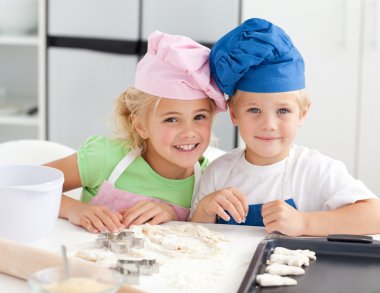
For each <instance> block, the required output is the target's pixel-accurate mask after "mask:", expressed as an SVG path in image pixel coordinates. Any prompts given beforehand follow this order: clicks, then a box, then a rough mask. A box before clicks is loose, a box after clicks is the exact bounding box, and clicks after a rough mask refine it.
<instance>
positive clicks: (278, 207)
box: [261, 200, 305, 236]
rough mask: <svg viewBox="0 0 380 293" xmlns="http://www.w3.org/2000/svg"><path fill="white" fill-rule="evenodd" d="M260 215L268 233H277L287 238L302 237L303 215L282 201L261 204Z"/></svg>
mask: <svg viewBox="0 0 380 293" xmlns="http://www.w3.org/2000/svg"><path fill="white" fill-rule="evenodd" d="M261 215H262V216H263V222H264V225H265V230H266V231H267V232H268V233H272V232H274V231H278V232H281V233H282V234H285V235H288V236H301V235H304V231H305V216H304V213H303V212H300V211H298V210H296V209H295V208H293V207H292V206H290V205H288V204H287V203H286V202H284V201H283V200H274V201H270V202H268V203H265V204H263V207H262V210H261Z"/></svg>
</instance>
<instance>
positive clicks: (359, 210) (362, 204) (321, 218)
mask: <svg viewBox="0 0 380 293" xmlns="http://www.w3.org/2000/svg"><path fill="white" fill-rule="evenodd" d="M262 215H263V219H264V224H265V227H266V230H267V232H269V233H271V232H274V231H278V232H281V233H283V234H286V235H289V236H302V235H305V236H326V235H328V234H357V235H359V234H378V233H380V200H378V199H366V200H359V201H357V202H355V203H353V204H348V205H345V206H342V207H340V208H337V209H333V210H329V211H317V212H301V211H297V210H296V209H294V208H293V207H291V206H290V205H288V204H286V203H284V202H282V201H272V202H269V203H267V204H265V205H263V209H262Z"/></svg>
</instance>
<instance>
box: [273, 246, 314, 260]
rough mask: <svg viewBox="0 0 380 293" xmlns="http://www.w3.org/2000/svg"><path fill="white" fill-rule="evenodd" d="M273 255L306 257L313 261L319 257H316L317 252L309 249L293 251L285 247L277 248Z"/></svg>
mask: <svg viewBox="0 0 380 293" xmlns="http://www.w3.org/2000/svg"><path fill="white" fill-rule="evenodd" d="M273 253H276V254H283V255H305V256H307V257H308V258H309V259H312V260H315V259H317V257H316V256H315V252H314V251H311V250H309V249H296V250H292V249H287V248H285V247H276V248H275V249H274V252H273Z"/></svg>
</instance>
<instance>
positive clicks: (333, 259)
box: [238, 234, 380, 293]
mask: <svg viewBox="0 0 380 293" xmlns="http://www.w3.org/2000/svg"><path fill="white" fill-rule="evenodd" d="M339 236H340V235H337V237H328V238H329V239H328V238H292V237H287V236H283V235H276V234H273V235H270V236H268V237H267V238H265V239H264V240H262V241H261V242H260V243H259V245H258V246H257V249H256V252H255V254H254V256H253V257H252V260H251V263H250V265H249V267H248V270H247V273H246V274H245V276H244V279H243V281H242V283H241V285H240V288H239V291H238V292H239V293H246V292H263V293H269V292H291V293H296V292H307V293H313V292H318V293H320V292H339V293H346V292H359V293H364V292H374V293H375V292H376V293H379V292H380V241H368V239H369V238H368V237H367V238H364V239H360V238H358V237H357V236H352V238H350V237H349V236H348V237H347V236H344V237H339ZM342 240H343V242H342ZM278 246H281V247H286V248H288V249H310V250H313V251H315V252H316V256H317V260H315V261H311V262H310V266H308V267H306V268H305V271H306V273H305V274H304V275H301V276H290V277H291V278H294V279H296V280H297V282H298V284H297V285H296V286H281V287H260V286H258V285H257V284H256V281H255V278H256V275H257V274H262V273H264V269H265V265H266V260H267V259H268V258H269V255H270V254H272V253H273V250H274V248H276V247H278Z"/></svg>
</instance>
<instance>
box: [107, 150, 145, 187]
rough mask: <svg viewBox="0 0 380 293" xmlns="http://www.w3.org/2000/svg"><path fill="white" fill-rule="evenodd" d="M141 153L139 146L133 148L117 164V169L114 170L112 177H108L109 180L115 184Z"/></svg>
mask: <svg viewBox="0 0 380 293" xmlns="http://www.w3.org/2000/svg"><path fill="white" fill-rule="evenodd" d="M140 154H141V150H140V149H139V148H134V149H131V150H130V151H129V153H128V154H127V155H126V156H125V157H124V158H123V159H122V160H121V161H120V162H119V163H118V164H117V165H116V167H115V169H114V170H113V171H112V173H111V175H110V177H109V178H108V181H109V182H110V183H111V184H112V185H113V186H115V182H116V180H117V179H118V178H119V177H120V175H121V174H122V173H123V172H124V171H125V169H127V168H128V166H129V165H130V164H131V163H132V162H133V160H134V159H136V157H137V156H139V155H140Z"/></svg>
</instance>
